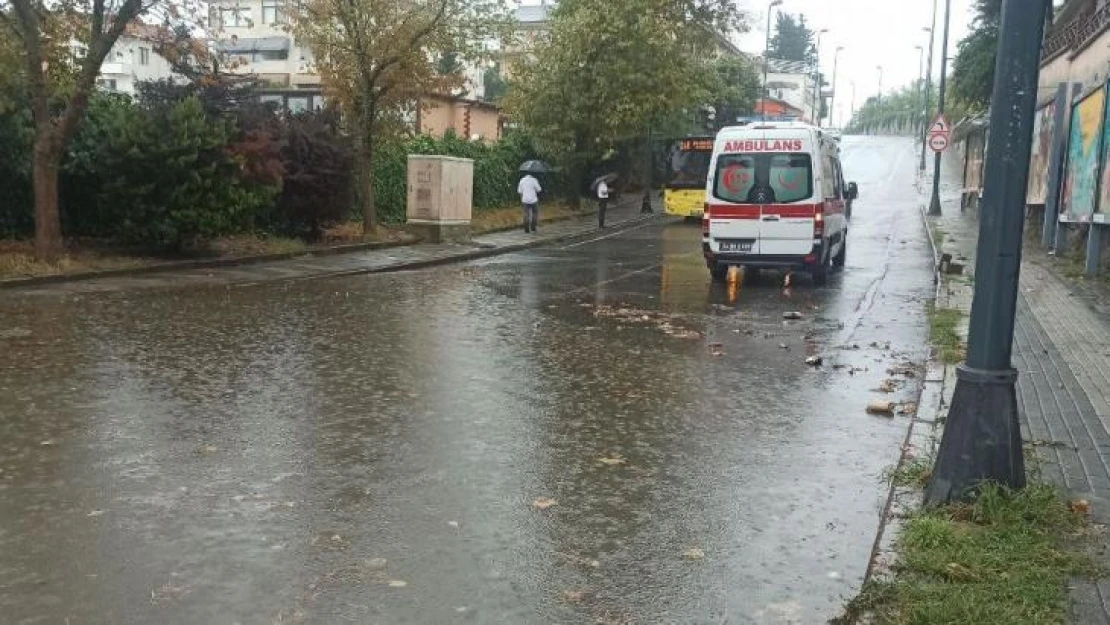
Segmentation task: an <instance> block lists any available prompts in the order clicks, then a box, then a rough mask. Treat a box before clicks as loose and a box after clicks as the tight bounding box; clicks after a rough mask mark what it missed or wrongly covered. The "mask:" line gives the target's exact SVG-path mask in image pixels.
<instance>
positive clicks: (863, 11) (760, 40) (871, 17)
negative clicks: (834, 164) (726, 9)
mask: <svg viewBox="0 0 1110 625" xmlns="http://www.w3.org/2000/svg"><path fill="white" fill-rule="evenodd" d="M739 2H740V5H741V6H742V7H744V8H745V9H747V11H748V13H749V14H750V15H752V16H753V17H752V20H753V22H754V23H753V24H752V30H751V32H749V33H747V34H745V35H742V36H740V38H739V44H740V48H741V49H743V50H744V51H745V52H752V53H757V54H758V53H760V52H762V51H763V46H764V41H765V38H766V34H767V30H766V29H767V5H768V4H769V0H739ZM944 2H945V0H938V2H937V4H938V8H937V37H936V42H935V46H936V52H935V53H934V55H933V75H934V77H937V76H939V75H940V49H941V35H942V34H943V32H944ZM971 5H972V0H952V21H951V24H952V30H951V33H950V34H949V43H948V56H949V57H952V56H954V55H955V52H956V44H957V43H958V42H959V41H960V39H962V38H963V37H964V36H965V35H966V34H967V31H968V23H969V22H970V21H971ZM775 10H776V11H779V10H782V11H786V12H788V13H795V14H797V13H801V14H803V15H805V16H806V21H807V22H808V23H809V24H810V27H811V28H813V29H814V30H820V29H822V28H828V29H829V32H828V33H826V34H824V35H822V37H821V67H822V69H823V70H824V72H825V74H826V76H829V77H830V78H831V76H832V70H833V67H832V66H833V55H834V52H835V50H836V48H837V47H838V46H844V50H843V51H842V52H841V53H840V63H839V66H838V68H837V96H836V103H835V105H834V106H835V107H836V109H837V110H836V111H834V114H836V115H837V120H838V121H839V120H840V119H841V118H840V116H841V115H842V114H843V119H844V120H845V121H847V118H848V112H849V110H850V108H851V100H852V83H853V82H854V83H855V92H856V106H859V105H860V104H861V103H862V102H863V101H864V100H865V99H867V98H868V97H869V96H872V95H875V94H876V93H877V92H878V90H879V71H878V69H877V66H879V65H882V66H883V91H884V92H885V91H890V90H892V89H896V88H897V87H899V86H902V85H907V84H910V83H912V82H913V81H914V79H915V78H916V77H917V75H918V58H919V57H918V52H917V50H915V49H914V46H916V45H921V46H924V47H925V49H926V55H927V54H928V44H929V34H928V33H926V32H924V31H923V30H922V28H924V27H926V26H929V25H930V22H931V21H932V14H933V0H835V1H833V0H783V4H782V6H780V7H776V9H775ZM773 23H774V22H773V21H772V24H773ZM926 58H928V57H927V56H926ZM949 70H951V64H950V65H949Z"/></svg>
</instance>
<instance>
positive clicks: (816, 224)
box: [813, 207, 825, 238]
mask: <svg viewBox="0 0 1110 625" xmlns="http://www.w3.org/2000/svg"><path fill="white" fill-rule="evenodd" d="M824 234H825V213H823V212H821V208H820V207H817V208H816V209H815V210H814V213H813V237H814V238H818V237H821V236H824Z"/></svg>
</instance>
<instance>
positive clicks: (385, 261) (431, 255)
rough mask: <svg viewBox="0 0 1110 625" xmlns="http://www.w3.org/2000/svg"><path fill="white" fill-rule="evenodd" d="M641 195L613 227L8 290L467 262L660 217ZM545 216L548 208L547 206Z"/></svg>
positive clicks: (246, 280)
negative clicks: (645, 208) (646, 208)
mask: <svg viewBox="0 0 1110 625" xmlns="http://www.w3.org/2000/svg"><path fill="white" fill-rule="evenodd" d="M640 202H641V198H640V197H639V196H637V197H635V198H632V197H629V198H627V199H625V200H623V201H622V202H621V203H620V204H618V205H616V206H613V207H611V208H610V209H609V211H608V212H607V214H606V225H607V228H606V229H605V230H603V231H599V230H598V227H597V216H596V214H592V213H591V214H587V215H585V216H582V217H575V218H573V219H568V220H565V221H559V222H554V223H551V224H547V225H545V224H540V227H539V232H538V233H534V234H526V233H524V232H523V231H522V230H520V229H514V230H509V231H503V232H493V233H489V234H484V235H479V236H476V237H474V238H473V239H472V241H471V242H470V243H467V244H446V243H444V244H431V243H419V244H416V245H408V246H402V247H390V248H384V249H376V250H366V251H359V252H351V253H345V254H336V255H329V256H317V257H313V256H310V255H306V256H303V257H299V258H293V259H288V260H276V261H266V262H257V263H244V264H238V265H233V266H227V267H206V268H187V269H167V270H160V271H157V272H150V271H143V270H141V269H140V270H138V271H134V272H116V273H113V274H111V275H106V276H104V277H94V278H89V279H82V280H76V281H65V280H63V281H57V279H46V280H42V281H39V280H34V279H32V280H27V281H24V282H23V283H22V284H11V283H9V284H4V285H0V287H3V288H5V289H6V290H18V291H20V292H31V291H50V292H74V293H77V292H92V291H120V290H133V289H144V288H166V287H181V286H230V285H246V284H254V283H260V282H268V281H275V280H303V279H309V278H321V277H328V276H338V275H354V274H363V273H381V272H387V271H400V270H404V269H418V268H423V267H431V266H435V265H441V264H446V263H452V262H461V261H466V260H473V259H478V258H486V257H489V256H497V255H500V254H508V253H511V252H517V251H520V250H525V249H529V248H532V247H538V246H541V245H546V244H551V243H557V242H559V241H565V240H568V239H575V238H579V237H584V236H588V235H595V234H600V235H604V234H605V233H611V232H616V231H620V230H622V229H624V228H629V227H633V226H635V225H637V224H640V223H643V222H646V221H649V220H652V219H658V218H659V216H660V212H661V211H660V207H659V206H658V205H656V206H653V210H654V213H652V214H651V215H643V214H641V213H640ZM540 210H541V214H542V210H543V209H542V207H541V209H540Z"/></svg>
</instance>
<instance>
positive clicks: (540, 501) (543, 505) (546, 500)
mask: <svg viewBox="0 0 1110 625" xmlns="http://www.w3.org/2000/svg"><path fill="white" fill-rule="evenodd" d="M557 505H559V502H558V501H555V500H554V499H552V498H550V497H537V498H536V499H535V501H533V502H532V506H533V507H534V508H536V509H537V510H547V509H548V508H550V507H552V506H557Z"/></svg>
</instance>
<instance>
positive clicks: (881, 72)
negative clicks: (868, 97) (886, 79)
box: [875, 65, 883, 102]
mask: <svg viewBox="0 0 1110 625" xmlns="http://www.w3.org/2000/svg"><path fill="white" fill-rule="evenodd" d="M875 69H877V70H879V101H880V102H882V100H883V66H882V65H876V66H875Z"/></svg>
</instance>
